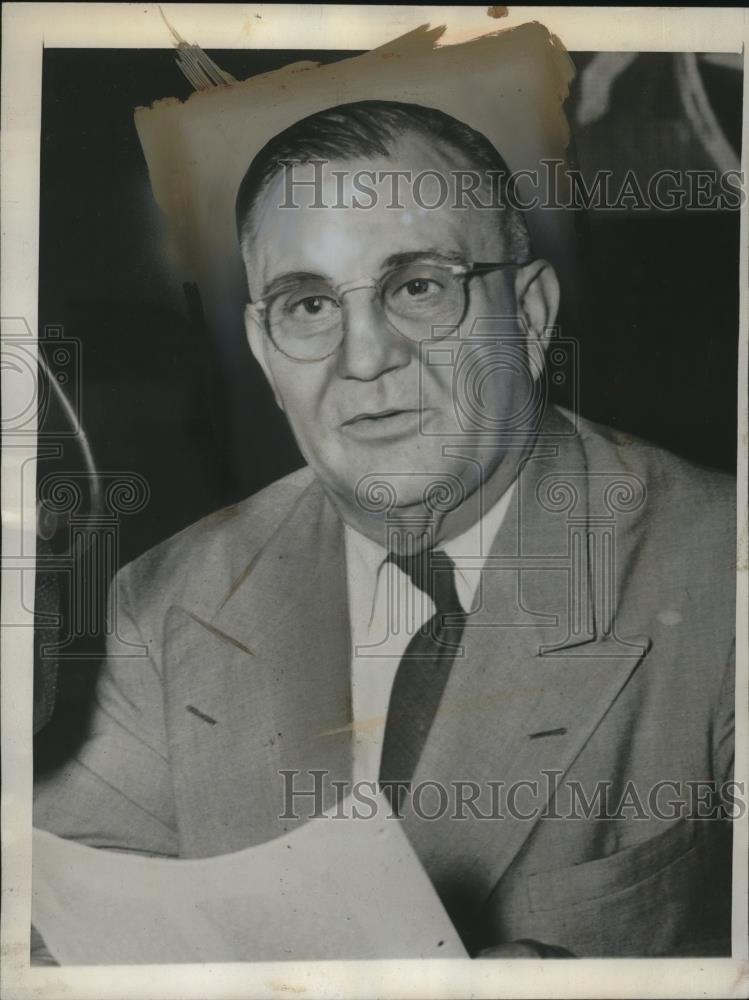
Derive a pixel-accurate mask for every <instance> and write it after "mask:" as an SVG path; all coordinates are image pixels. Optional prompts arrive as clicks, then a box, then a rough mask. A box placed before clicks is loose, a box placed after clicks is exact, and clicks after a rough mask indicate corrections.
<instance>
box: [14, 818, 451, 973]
mask: <svg viewBox="0 0 749 1000" xmlns="http://www.w3.org/2000/svg"><path fill="white" fill-rule="evenodd" d="M380 817H382V818H380ZM32 848H33V890H32V923H33V925H34V926H35V927H36V929H37V930H38V931H39V932H40V934H41V935H42V937H43V938H44V940H45V943H46V945H47V947H48V948H49V950H50V952H51V953H52V954H53V955H54V957H55V958H56V959H57V961H58V962H60V964H62V965H101V964H113V965H115V964H122V965H126V964H130V963H158V962H237V961H279V960H292V959H294V960H299V959H307V960H322V959H374V958H437V957H445V958H464V957H466V952H465V949H464V948H463V946H462V944H461V941H460V938H459V937H458V934H457V932H456V931H455V928H454V927H453V925H452V923H451V922H450V919H449V917H448V916H447V913H446V912H445V909H444V907H443V906H442V904H441V902H440V900H439V898H438V896H437V894H436V892H435V891H434V888H433V887H432V884H431V882H430V881H429V878H428V876H427V875H426V872H425V871H424V869H423V868H422V866H421V864H420V862H419V860H418V858H417V857H416V855H415V853H414V851H413V848H412V847H411V845H410V844H409V842H408V840H407V838H406V836H405V834H404V832H403V830H402V828H401V823H400V822H399V821H398V820H395V819H388V818H387V810H386V809H383V810H381V811H380V812H379V814H378V815H377V816H376V817H375V818H373V819H354V818H352V817H351V816H350V815H348V814H347V818H345V819H333V818H329V817H326V818H320V819H313V820H310V821H309V822H307V823H305V824H304V825H303V826H301V827H299V828H298V829H296V830H294V831H293V832H292V833H290V834H289V835H287V836H284V837H279V838H276V839H274V840H270V841H267V842H266V843H264V844H260V845H257V846H255V847H250V848H247V849H246V850H243V851H238V852H236V853H234V854H226V855H222V856H220V857H215V858H206V859H198V860H177V859H174V860H172V859H164V858H146V857H142V856H139V855H134V854H124V853H117V852H113V851H105V850H100V849H96V848H91V847H85V846H83V845H81V844H77V843H75V842H73V841H69V840H63V839H61V838H60V837H56V836H54V835H53V834H50V833H48V832H46V831H44V830H34V832H33V845H32Z"/></svg>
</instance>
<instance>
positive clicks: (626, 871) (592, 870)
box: [527, 819, 702, 913]
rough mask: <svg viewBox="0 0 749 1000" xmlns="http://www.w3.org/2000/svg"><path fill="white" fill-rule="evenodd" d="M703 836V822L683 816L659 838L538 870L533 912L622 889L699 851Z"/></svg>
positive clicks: (533, 878)
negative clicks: (549, 869) (565, 864)
mask: <svg viewBox="0 0 749 1000" xmlns="http://www.w3.org/2000/svg"><path fill="white" fill-rule="evenodd" d="M701 839H702V837H701V829H700V826H699V824H695V823H694V822H689V821H687V820H684V819H682V820H678V821H677V822H676V823H674V824H672V825H671V826H669V827H667V828H666V829H665V830H662V831H661V832H660V833H658V834H656V836H655V837H650V838H649V839H648V840H645V841H642V842H641V843H639V844H634V845H632V846H631V847H627V848H625V849H624V850H622V851H618V852H617V853H616V854H611V855H609V856H608V857H605V858H596V859H595V860H594V861H584V862H581V863H580V864H577V865H573V866H571V867H569V868H562V869H557V870H554V871H542V872H535V873H534V874H531V875H529V876H528V880H527V888H528V901H529V908H530V911H531V913H536V912H542V911H544V910H556V909H560V908H566V907H569V906H574V905H575V904H576V903H583V902H586V901H589V900H595V899H600V898H601V897H604V896H611V895H612V894H614V893H616V892H621V891H622V890H624V889H628V888H630V887H632V886H634V885H636V884H637V883H638V882H644V881H646V880H647V879H649V878H651V877H652V876H653V875H655V874H657V873H658V872H659V871H661V870H662V869H664V868H666V867H668V866H669V865H671V864H673V863H674V862H676V861H677V860H678V859H679V858H681V857H682V856H684V855H686V854H688V853H690V852H692V851H696V850H697V847H698V845H699V842H700V841H701Z"/></svg>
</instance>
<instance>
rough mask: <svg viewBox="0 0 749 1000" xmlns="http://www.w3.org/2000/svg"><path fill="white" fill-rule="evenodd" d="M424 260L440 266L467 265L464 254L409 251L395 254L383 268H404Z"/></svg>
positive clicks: (384, 263) (445, 251)
mask: <svg viewBox="0 0 749 1000" xmlns="http://www.w3.org/2000/svg"><path fill="white" fill-rule="evenodd" d="M423 260H429V261H435V262H437V263H440V264H465V263H466V258H465V256H464V255H463V254H460V253H457V252H456V251H453V250H436V249H435V250H408V251H406V252H404V253H393V254H390V256H389V257H387V258H386V259H385V261H384V262H383V267H384V268H386V269H388V268H391V267H403V265H405V264H416V263H419V262H420V261H423Z"/></svg>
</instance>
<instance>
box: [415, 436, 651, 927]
mask: <svg viewBox="0 0 749 1000" xmlns="http://www.w3.org/2000/svg"><path fill="white" fill-rule="evenodd" d="M585 473H586V469H585V459H584V453H583V450H582V446H581V445H580V442H579V440H578V439H577V438H574V439H571V440H570V439H566V440H565V439H564V438H561V439H557V442H556V443H555V442H553V441H550V440H549V439H548V438H547V439H546V440H544V439H541V441H540V442H539V444H538V445H537V446H536V448H535V450H534V452H533V453H532V454H531V456H530V457H529V459H527V461H526V463H525V466H524V468H523V470H522V472H521V474H520V476H519V479H518V484H517V485H518V488H517V490H516V493H515V496H514V498H513V502H512V505H511V507H510V509H509V510H508V513H507V516H506V518H505V521H504V522H503V525H502V527H501V529H500V531H499V533H498V537H497V539H496V540H495V544H494V547H493V549H492V555H491V557H490V559H489V560H488V561H487V563H486V572H485V573H484V574H483V577H484V579H483V584H482V603H481V607H480V608H479V610H478V611H477V612H476V613H475V614H474V615H472V616H471V617H470V618H469V623H468V625H467V626H466V630H465V632H464V636H463V646H464V656H463V657H462V658H457V659H456V661H455V663H454V665H453V668H452V671H451V674H450V677H449V679H448V682H447V685H446V688H445V691H444V694H443V697H442V701H441V703H440V706H439V710H438V712H437V715H436V717H435V719H434V723H433V725H432V729H431V731H430V734H429V737H428V739H427V742H426V744H425V748H424V752H423V754H422V757H421V760H420V761H419V764H418V766H417V768H416V771H415V773H414V777H413V781H414V787H415V786H416V785H418V784H419V783H420V782H437V783H439V784H440V785H442V786H443V787H444V788H445V789H446V790H447V793H448V796H449V797H450V806H451V808H450V810H449V811H448V813H447V814H445V815H444V816H442V817H441V818H438V819H434V820H425V819H423V818H420V817H419V816H418V815H416V814H415V812H414V811H413V809H412V808H411V809H409V810H408V812H407V814H406V825H407V829H408V831H409V837H410V838H411V840H412V842H413V843H414V846H415V847H416V848H417V850H418V852H419V854H420V856H421V858H422V861H423V862H424V864H425V866H426V868H427V870H428V871H429V874H430V876H431V878H432V880H433V881H434V883H435V885H436V886H437V888H438V889H439V891H440V892H441V894H442V896H443V898H444V900H445V903H446V905H447V906H448V909H449V910H450V911H451V914H452V915H453V918H454V919H455V920H456V922H458V923H460V920H461V913H462V912H465V914H466V915H467V914H468V913H469V912H470V911H473V910H475V906H476V904H477V903H480V902H481V901H483V899H484V898H485V897H486V896H487V895H488V894H489V892H491V890H492V888H493V886H494V885H495V884H496V882H497V881H498V879H500V878H501V877H502V875H503V874H504V872H505V871H506V870H507V868H508V866H509V865H510V864H511V863H512V861H513V859H514V858H515V857H516V856H517V854H518V852H519V850H520V849H521V847H522V846H523V844H524V843H525V841H526V839H527V837H528V836H529V835H530V833H531V832H532V830H533V829H534V826H535V824H536V822H538V818H539V816H538V813H539V812H540V811H541V810H543V808H544V806H545V804H546V802H547V800H548V798H549V795H550V793H551V792H553V787H554V782H555V781H558V780H559V779H560V778H561V776H562V775H563V774H564V773H565V772H566V771H567V770H568V768H569V767H570V766H571V765H572V763H573V761H574V760H575V758H576V757H577V755H578V754H579V753H580V751H581V750H582V748H583V747H584V746H585V744H586V742H587V741H588V739H589V738H590V736H591V735H592V733H593V732H594V730H595V729H596V727H597V726H598V725H599V723H600V721H601V719H602V718H603V716H604V715H605V714H606V712H607V710H608V708H609V707H610V705H611V704H612V702H613V701H614V700H615V698H616V697H617V695H618V693H619V691H620V690H621V689H622V687H623V686H624V684H625V683H626V682H627V680H628V678H629V677H630V676H631V674H632V672H633V671H634V670H635V669H636V667H637V666H638V664H639V663H640V662H641V660H642V658H643V656H644V655H645V653H646V652H647V649H648V648H649V639H648V638H647V637H645V636H638V637H626V638H625V639H622V638H621V637H617V636H616V635H615V634H614V633H613V631H612V630H611V628H610V622H606V623H605V627H604V623H603V622H601V621H598V622H596V615H597V613H598V611H597V606H596V601H595V598H594V594H595V591H596V585H595V581H592V580H591V579H590V576H589V566H588V565H587V564H588V559H587V558H584V559H582V560H578V562H579V567H578V568H579V569H580V570H582V579H580V575H581V574H580V573H579V572H575V573H573V572H572V571H571V567H572V565H573V563H574V561H575V559H576V558H577V557H578V556H579V553H576V548H577V547H578V546H579V545H580V544H581V539H580V537H578V536H579V534H580V533H579V532H575V531H572V532H571V530H570V511H571V510H573V511H574V524H573V526H574V525H578V526H581V525H582V526H584V525H587V523H588V516H589V510H588V498H587V495H586V491H585V489H584V488H582V487H583V486H584V483H585V481H586V476H585ZM554 477H561V478H560V479H559V481H556V480H555V479H554ZM562 481H564V482H566V483H567V484H568V485H569V484H572V487H571V490H572V492H571V493H570V496H571V497H572V499H571V501H570V503H567V504H566V505H561V504H559V503H558V497H559V489H557V488H554V487H555V485H556V486H557V487H559V486H560V483H561V482H562ZM550 488H551V491H552V501H553V502H551V503H546V504H544V503H543V502H540V500H541V499H542V498H543V491H544V489H547V490H548V489H550ZM573 494H574V495H573ZM555 497H556V498H557V500H554V498H555ZM555 503H556V505H557V507H559V508H560V509H558V510H556V511H555V510H554V509H553V508H554V505H555ZM562 507H563V509H561V508H562ZM582 536H583V537H584V536H585V532H584V531H583V532H582ZM582 544H583V547H585V543H584V542H582ZM583 554H584V555H585V553H583ZM571 602H572V605H573V612H574V613H573V614H570V603H571ZM599 618H600V615H599ZM460 782H473V783H475V785H476V786H477V787H478V788H479V793H480V797H479V798H478V799H477V800H476V807H477V810H478V812H480V813H481V814H483V815H487V814H489V815H493V814H496V813H499V814H500V815H502V816H504V817H505V818H503V819H501V820H499V821H497V820H487V819H478V818H475V817H472V814H471V811H470V810H465V815H466V816H467V818H466V819H465V820H455V819H451V818H450V815H451V814H452V813H453V812H454V810H453V808H452V806H453V802H454V800H455V788H456V783H460ZM498 783H501V784H498ZM519 783H526V784H519ZM424 788H425V789H426V788H427V786H426V785H425V786H424ZM512 788H515V789H516V792H512V791H510V789H512ZM464 794H465V793H464ZM435 796H436V793H435V794H434V795H433V796H432V799H431V802H430V804H426V803H427V799H428V795H427V794H426V792H425V794H424V799H423V802H422V812H424V813H428V812H430V811H431V812H437V800H436V797H435ZM512 796H514V802H513V801H512ZM534 810H535V812H534ZM513 813H515V816H513V815H512V814H513ZM520 813H525V814H530V813H534V814H533V815H532V816H529V817H528V818H519V814H520Z"/></svg>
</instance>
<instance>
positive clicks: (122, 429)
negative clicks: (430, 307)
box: [38, 49, 741, 762]
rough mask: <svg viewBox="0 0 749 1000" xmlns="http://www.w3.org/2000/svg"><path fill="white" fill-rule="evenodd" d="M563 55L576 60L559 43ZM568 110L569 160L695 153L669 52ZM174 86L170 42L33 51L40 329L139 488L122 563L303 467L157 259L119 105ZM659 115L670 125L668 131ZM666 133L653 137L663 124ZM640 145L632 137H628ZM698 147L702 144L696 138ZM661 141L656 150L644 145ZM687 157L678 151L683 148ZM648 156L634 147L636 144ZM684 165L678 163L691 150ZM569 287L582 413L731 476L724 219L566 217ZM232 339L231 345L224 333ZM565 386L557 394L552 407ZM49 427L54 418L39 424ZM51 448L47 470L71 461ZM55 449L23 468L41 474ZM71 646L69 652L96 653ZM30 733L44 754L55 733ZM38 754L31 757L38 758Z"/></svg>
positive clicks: (137, 157) (728, 265)
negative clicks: (587, 112) (573, 255)
mask: <svg viewBox="0 0 749 1000" xmlns="http://www.w3.org/2000/svg"><path fill="white" fill-rule="evenodd" d="M209 54H210V55H211V56H212V58H213V59H214V60H215V62H216V63H217V64H218V65H219V66H220V67H221V68H222V69H224V70H227V71H228V72H229V73H231V74H233V75H234V76H235V77H236V78H238V79H242V78H246V77H248V76H251V75H254V74H256V73H261V72H267V71H269V70H273V69H275V68H277V67H280V66H283V65H285V64H287V63H289V62H293V61H297V60H302V59H312V60H317V61H320V62H328V61H333V60H336V59H340V58H345V57H346V56H350V55H353V54H355V53H351V52H334V51H324V52H310V51H282V50H272V51H258V50H249V51H245V50H242V51H237V50H232V51H211V52H210V53H209ZM573 58H574V60H575V62H576V64H577V65H578V68H580V69H582V68H584V67H585V66H586V65H587V63H588V61H589V60H590V58H591V56H590V55H589V54H585V53H578V54H573ZM703 73H704V84H705V87H706V91H707V93H708V95H709V97H710V100H711V102H712V105H713V107H714V109H715V111H716V115H717V117H718V119H719V121H720V123H721V126H722V128H723V129H724V132H725V134H726V136H727V137H728V138H729V139H730V141H731V142H732V144H733V145H734V148H735V149H736V150H738V149H739V147H740V122H741V74H740V73H738V72H733V71H731V70H728V69H723V68H721V67H703ZM578 86H579V84H578V82H576V83H575V84H574V85H573V92H572V95H571V98H570V112H571V114H570V117H571V120H572V124H573V147H572V152H573V156H577V157H578V158H579V162H580V166H581V167H582V168H584V167H585V159H586V156H587V157H589V158H592V156H593V152H592V151H594V152H595V155H596V157H597V158H598V159H599V160H600V162H603V163H605V162H607V157H609V158H610V159H611V160H615V161H616V163H617V164H619V165H621V163H622V161H626V159H627V157H628V156H629V155H632V156H633V158H634V159H636V158H637V156H638V155H639V154H641V153H642V148H644V146H645V145H646V144H647V143H648V142H652V137H653V136H658V137H659V139H658V141H659V143H660V145H661V147H663V145H664V143H666V153H668V145H667V144H668V142H669V141H671V139H670V138H669V137H670V136H672V137H673V152H674V158H675V162H674V163H670V162H669V163H668V164H667V165H669V166H676V167H677V168H678V167H690V166H695V167H703V166H705V164H706V162H707V163H708V165H709V160H707V161H706V160H705V159H704V156H703V158H702V159H700V156H701V155H702V154H701V153H698V152H697V151H696V150H697V145H698V144H696V143H695V142H691V145H690V137H689V135H688V125H686V124H685V123H684V122H683V121H682V117H681V116H682V109H681V107H680V104H679V100H678V93H677V89H676V83H675V77H674V73H673V65H672V57H671V56H669V55H665V54H663V55H661V54H648V55H640V56H639V57H638V58H637V61H636V62H635V63H634V64H633V65H632V66H630V67H629V68H628V69H627V70H625V72H623V73H622V74H621V76H620V78H618V79H617V81H616V82H615V84H614V87H613V89H612V101H611V112H610V113H609V114H608V116H607V117H606V119H604V120H603V121H599V122H596V123H594V124H592V125H590V126H587V127H586V128H585V129H582V128H578V127H577V126H576V125H575V121H574V113H572V112H574V106H575V102H576V101H577V100H578V98H579V94H578V92H577V88H578ZM191 92H192V90H191V87H190V85H189V83H188V82H187V80H186V79H185V78H184V77H183V76H182V74H181V72H180V71H179V69H178V68H177V65H176V62H175V57H174V53H173V51H171V50H166V49H165V50H142V51H139V50H104V49H88V50H74V49H64V50H63V49H61V50H56V49H52V50H47V51H46V52H45V54H44V63H43V95H42V145H41V215H40V271H39V282H40V293H39V320H40V331H43V329H44V327H46V326H48V325H56V326H59V327H62V328H63V330H64V335H65V337H67V338H73V339H75V340H76V341H77V342H79V344H80V365H81V367H80V377H79V379H78V385H77V386H76V387H75V393H74V395H75V397H76V398H77V399H78V400H79V403H78V404H77V405H78V407H79V412H80V418H81V421H82V424H83V426H84V427H85V429H86V431H87V433H88V435H89V438H90V442H91V446H92V449H93V453H94V456H95V460H96V463H97V466H98V467H99V469H100V470H101V471H103V472H106V473H113V472H123V471H126V472H136V473H138V474H139V475H141V476H142V477H143V478H144V479H145V480H146V481H147V483H148V484H149V487H150V499H149V501H148V503H147V504H146V505H145V506H144V507H143V508H142V509H141V510H139V511H138V512H135V513H133V514H131V515H128V516H123V517H122V518H121V521H120V525H119V552H118V555H117V562H118V563H119V564H120V565H122V564H124V563H126V562H128V561H130V560H131V559H133V558H135V557H136V556H137V555H139V554H140V553H141V552H143V551H144V550H145V549H147V548H149V547H150V546H152V545H154V544H156V543H157V542H159V541H160V540H162V539H164V538H167V537H168V536H170V535H172V534H174V533H175V532H176V531H178V530H180V529H181V528H183V527H185V526H186V525H188V524H190V523H192V522H193V521H195V520H197V519H198V518H200V517H201V516H203V515H204V514H206V513H208V512H210V511H212V510H215V509H217V508H219V507H222V506H225V505H226V504H228V503H231V502H232V501H235V500H237V499H239V498H241V497H243V496H247V495H249V494H250V493H252V492H254V491H255V490H257V489H259V488H261V487H263V486H264V485H266V484H267V483H269V482H271V481H272V480H274V479H277V478H279V477H280V476H282V475H284V474H286V473H287V472H289V471H291V470H292V469H294V468H297V467H298V466H299V465H301V464H302V460H301V457H300V455H299V453H298V451H297V449H296V446H295V444H294V442H293V440H292V438H291V435H290V433H289V431H288V429H287V427H286V425H285V421H284V419H283V416H282V415H281V413H280V412H279V411H278V410H277V409H276V407H275V405H274V403H273V401H272V398H271V396H270V393H269V391H268V389H267V388H266V385H265V383H264V380H263V377H262V375H261V372H260V370H259V368H257V366H256V365H255V363H254V362H253V361H252V359H251V357H250V353H249V350H247V351H246V352H242V353H241V355H240V356H241V358H242V360H241V362H240V363H239V364H234V365H232V368H231V371H225V370H222V363H221V357H222V355H225V353H226V352H224V351H222V350H221V349H220V348H221V337H222V331H220V330H208V329H206V328H205V326H204V324H203V323H202V322H201V316H200V304H199V299H197V298H196V296H195V293H194V290H189V289H188V292H189V294H188V295H186V294H185V289H183V288H181V287H179V286H178V285H177V284H176V283H175V281H174V279H173V278H172V277H171V275H169V274H168V273H167V272H166V271H165V269H164V264H163V262H162V259H161V255H160V246H161V244H160V237H159V228H158V215H157V210H156V209H155V206H154V205H153V199H152V196H151V194H150V187H149V183H148V175H147V170H146V165H145V161H144V158H143V155H142V153H141V149H140V145H139V142H138V138H137V135H136V132H135V128H134V125H133V110H134V108H135V107H137V106H139V105H148V104H150V103H152V102H153V101H154V100H157V99H159V98H162V97H165V96H175V97H178V98H181V99H185V98H187V97H188V96H189V94H190V93H191ZM669 129H670V130H671V131H670V132H669ZM664 137H665V138H664ZM640 146H642V148H639V147H640ZM702 152H703V153H704V151H702ZM661 153H663V149H661ZM692 154H694V156H692ZM646 159H647V158H646ZM692 160H693V161H694V162H692ZM576 224H577V232H578V238H579V247H578V251H579V258H580V269H581V276H582V281H581V287H582V290H583V297H582V300H581V301H580V302H577V303H576V308H575V310H574V320H573V319H572V315H571V313H570V310H569V309H568V310H567V312H566V313H563V315H562V335H563V336H574V337H575V338H577V339H578V341H579V344H580V362H581V378H580V410H581V412H582V414H583V415H584V416H587V417H589V418H590V419H593V420H597V421H601V422H603V423H606V424H610V425H613V426H616V427H619V428H621V429H624V430H627V431H631V432H633V433H635V434H638V435H641V436H643V437H646V438H649V439H651V440H653V441H655V442H656V443H658V444H661V445H663V446H665V447H666V448H669V449H671V450H673V451H675V452H678V453H679V454H682V455H684V456H686V457H688V458H690V459H692V460H694V461H696V462H699V463H702V464H706V465H711V466H716V467H719V468H723V469H727V470H733V469H734V468H735V454H736V416H737V415H736V378H737V345H738V287H739V271H738V268H739V213H738V212H737V211H733V212H731V211H723V212H704V211H703V212H676V213H662V212H657V211H648V212H645V213H643V212H618V213H607V212H597V211H589V212H587V213H583V212H580V213H578V216H577V218H576ZM235 346H236V345H235ZM227 378H233V379H235V380H238V382H237V383H236V384H238V385H240V386H242V387H243V391H244V392H245V393H246V400H247V408H246V418H245V419H246V420H247V421H248V424H249V426H248V428H246V430H247V433H246V434H245V435H244V439H245V440H246V441H247V442H248V444H247V448H246V452H245V453H244V454H241V455H238V454H232V448H230V447H229V444H228V443H229V441H230V440H231V439H232V437H233V434H232V427H231V422H232V421H233V420H236V419H237V415H236V412H233V411H232V410H230V408H229V407H228V406H227V405H226V399H227V393H226V388H225V386H226V379H227ZM566 392H567V390H564V389H563V390H561V391H560V393H559V401H560V402H563V403H569V401H570V400H569V397H568V395H566ZM44 429H45V430H47V431H48V432H49V433H51V434H54V431H55V423H54V415H53V414H51V415H50V417H49V419H48V424H47V426H46V427H45V428H44ZM74 452H75V447H74V445H73V444H67V445H66V446H65V451H64V454H63V456H62V459H61V463H62V464H61V466H60V467H61V468H63V467H65V465H66V463H67V465H68V466H70V465H71V464H74V463H75V461H77V458H76V456H75V453H74ZM48 468H54V463H52V464H50V465H48V466H45V465H44V463H41V465H40V475H42V474H44V472H45V471H46V470H47V469H48ZM95 645H96V643H95V642H94V644H93V646H91V645H90V644H89V646H88V647H87V648H89V649H91V648H94V647H95ZM92 657H93V658H92V659H91V660H86V661H85V662H82V663H81V664H78V665H76V664H75V662H74V661H66V667H65V669H64V670H62V671H61V673H60V676H61V681H60V686H59V692H58V713H57V715H58V721H59V717H60V716H62V718H63V719H64V720H67V721H66V731H67V732H68V733H69V732H70V731H71V729H72V730H73V731H75V730H76V729H78V726H77V725H75V724H71V721H70V713H71V712H73V711H74V710H76V711H77V710H78V709H79V708H80V707H81V706H82V705H83V704H84V703H85V701H86V698H85V696H84V695H82V694H81V690H82V688H85V689H88V687H89V684H90V681H91V680H92V678H93V676H94V674H95V662H96V661H95V656H94V654H92ZM56 728H58V727H55V726H52V727H49V731H48V732H46V733H45V734H44V735H45V740H46V741H47V744H49V742H50V740H51V741H52V745H54V746H56V747H57V749H56V750H55V751H54V754H53V755H55V756H59V746H57V741H58V740H59V739H60V734H59V731H58V733H57V735H55V733H54V730H55V729H56ZM44 759H46V758H45V754H44V753H42V752H41V751H40V752H39V754H38V761H39V762H43V760H44Z"/></svg>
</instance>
